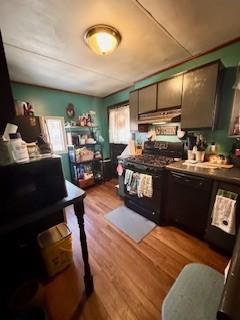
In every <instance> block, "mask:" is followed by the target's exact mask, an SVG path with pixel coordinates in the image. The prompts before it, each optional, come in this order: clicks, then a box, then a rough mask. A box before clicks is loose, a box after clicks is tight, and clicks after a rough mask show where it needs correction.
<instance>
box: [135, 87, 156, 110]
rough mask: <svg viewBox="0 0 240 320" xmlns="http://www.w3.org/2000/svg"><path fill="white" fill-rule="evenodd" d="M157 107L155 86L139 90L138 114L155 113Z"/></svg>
mask: <svg viewBox="0 0 240 320" xmlns="http://www.w3.org/2000/svg"><path fill="white" fill-rule="evenodd" d="M156 107H157V84H153V85H151V86H148V87H145V88H143V89H140V90H139V104H138V113H139V114H141V113H146V112H151V111H156Z"/></svg>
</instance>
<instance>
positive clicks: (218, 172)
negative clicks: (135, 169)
mask: <svg viewBox="0 0 240 320" xmlns="http://www.w3.org/2000/svg"><path fill="white" fill-rule="evenodd" d="M183 162H184V161H179V162H174V163H172V164H170V165H168V166H167V167H166V168H167V169H168V170H172V171H178V172H182V173H186V174H192V175H196V176H201V177H207V178H212V179H215V180H219V181H225V182H230V183H236V184H240V169H238V168H235V167H234V168H231V169H208V168H200V167H197V166H192V165H185V164H183Z"/></svg>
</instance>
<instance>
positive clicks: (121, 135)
mask: <svg viewBox="0 0 240 320" xmlns="http://www.w3.org/2000/svg"><path fill="white" fill-rule="evenodd" d="M129 139H130V113H129V105H125V106H120V107H117V108H113V109H110V110H109V141H110V143H124V144H127V143H128V141H129Z"/></svg>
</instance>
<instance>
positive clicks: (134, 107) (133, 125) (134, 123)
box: [129, 91, 138, 131]
mask: <svg viewBox="0 0 240 320" xmlns="http://www.w3.org/2000/svg"><path fill="white" fill-rule="evenodd" d="M129 108H130V130H131V131H137V130H138V91H133V92H130V94H129Z"/></svg>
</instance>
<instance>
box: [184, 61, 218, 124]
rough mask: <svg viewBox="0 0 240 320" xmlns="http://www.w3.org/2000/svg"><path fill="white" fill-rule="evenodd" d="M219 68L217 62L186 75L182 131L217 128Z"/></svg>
mask: <svg viewBox="0 0 240 320" xmlns="http://www.w3.org/2000/svg"><path fill="white" fill-rule="evenodd" d="M219 68H220V64H219V62H215V63H212V64H209V65H207V66H203V67H201V68H198V69H195V70H192V71H189V72H187V73H185V74H184V76H183V96H182V117H181V127H182V129H200V128H212V129H213V128H214V127H215V124H216V113H217V110H216V109H217V91H218V87H219V82H218V81H219V80H220V77H219V76H220V73H219Z"/></svg>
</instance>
